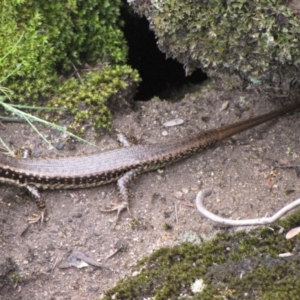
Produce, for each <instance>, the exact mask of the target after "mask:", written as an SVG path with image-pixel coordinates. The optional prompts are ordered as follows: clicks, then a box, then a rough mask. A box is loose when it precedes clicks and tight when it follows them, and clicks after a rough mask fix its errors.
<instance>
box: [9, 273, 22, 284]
mask: <svg viewBox="0 0 300 300" xmlns="http://www.w3.org/2000/svg"><path fill="white" fill-rule="evenodd" d="M10 279H11V281H13V282H18V281H19V280H20V275H19V274H18V273H13V274H12V275H11V277H10Z"/></svg>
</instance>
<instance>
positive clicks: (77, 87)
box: [49, 65, 140, 133]
mask: <svg viewBox="0 0 300 300" xmlns="http://www.w3.org/2000/svg"><path fill="white" fill-rule="evenodd" d="M139 81H140V77H139V74H138V72H137V71H135V70H133V69H132V68H131V67H129V66H127V65H121V66H120V65H115V66H105V67H103V68H100V69H99V70H97V71H96V70H92V71H88V72H87V73H86V74H84V75H83V76H82V77H80V78H74V77H72V78H70V79H68V80H66V81H65V82H64V83H63V84H62V86H61V87H60V88H59V91H58V93H57V96H55V97H54V98H52V100H51V101H50V102H49V105H50V106H51V107H62V108H64V109H66V110H67V111H68V112H70V114H71V115H72V116H73V120H74V121H73V123H72V124H71V126H70V129H71V130H76V132H78V130H79V133H82V132H80V128H82V125H83V124H84V123H89V124H92V125H93V126H94V127H95V128H104V129H108V128H110V125H111V113H110V111H109V109H108V107H107V102H108V101H110V100H113V98H118V99H119V98H122V93H125V94H126V91H127V90H128V89H134V88H135V86H136V85H137V83H138V82H139ZM125 100H126V99H125ZM118 101H120V100H118ZM63 114H65V111H57V113H56V115H58V116H60V115H63Z"/></svg>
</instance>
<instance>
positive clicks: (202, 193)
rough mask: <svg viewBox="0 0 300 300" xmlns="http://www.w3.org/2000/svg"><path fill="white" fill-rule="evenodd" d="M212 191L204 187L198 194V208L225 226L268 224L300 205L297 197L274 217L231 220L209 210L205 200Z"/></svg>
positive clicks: (203, 213)
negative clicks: (205, 205) (204, 202)
mask: <svg viewBox="0 0 300 300" xmlns="http://www.w3.org/2000/svg"><path fill="white" fill-rule="evenodd" d="M211 193H212V189H204V190H202V191H200V192H199V193H198V194H197V197H196V200H195V202H196V206H197V209H198V211H199V212H200V213H201V214H202V215H204V216H205V217H207V218H208V219H210V220H212V221H214V222H217V223H220V224H222V225H225V226H253V225H266V224H270V223H274V222H275V221H276V220H278V219H279V218H281V217H282V216H284V215H285V214H287V213H288V212H289V211H291V210H292V209H294V208H295V207H297V206H299V205H300V199H297V200H295V201H293V202H292V203H290V204H288V205H286V206H284V207H283V208H282V209H280V210H279V211H278V212H277V213H276V214H274V215H273V216H272V217H263V218H259V219H245V220H230V219H225V218H221V217H219V216H217V215H215V214H213V213H212V212H210V211H208V210H207V209H206V208H205V207H204V205H203V200H204V198H205V197H208V196H210V195H211Z"/></svg>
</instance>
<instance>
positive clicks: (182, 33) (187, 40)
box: [132, 0, 300, 92]
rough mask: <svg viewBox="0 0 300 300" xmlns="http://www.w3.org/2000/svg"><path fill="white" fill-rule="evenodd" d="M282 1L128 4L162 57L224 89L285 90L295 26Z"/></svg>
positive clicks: (299, 49) (294, 61) (298, 56)
mask: <svg viewBox="0 0 300 300" xmlns="http://www.w3.org/2000/svg"><path fill="white" fill-rule="evenodd" d="M287 3H288V2H287V1H281V0H272V1H270V0H255V1H250V2H249V1H246V0H239V1H224V0H222V1H219V0H208V1H198V0H188V1H187V0H178V1H174V0H163V1H151V2H149V1H132V6H133V7H134V9H135V11H136V12H138V13H139V14H143V15H145V16H146V17H147V19H148V20H149V21H150V26H151V28H152V29H153V30H154V32H155V35H156V37H157V38H158V45H159V48H160V49H161V51H163V52H165V53H166V54H167V56H169V57H173V58H176V59H177V60H179V61H180V62H181V63H183V64H184V66H185V69H186V71H187V73H190V72H191V71H193V70H194V69H195V68H201V69H203V70H204V71H205V72H207V73H208V74H209V75H210V76H211V77H212V78H214V79H215V81H217V82H218V83H222V84H223V86H225V87H226V89H228V88H237V87H239V88H241V87H244V86H246V85H258V86H260V88H262V87H265V88H273V89H277V92H278V89H279V88H281V89H285V92H288V90H289V88H290V84H291V82H292V81H293V79H295V78H297V74H298V67H299V63H300V40H299V32H300V22H299V19H298V18H297V15H296V14H294V13H293V11H292V10H291V9H289V7H288V5H287Z"/></svg>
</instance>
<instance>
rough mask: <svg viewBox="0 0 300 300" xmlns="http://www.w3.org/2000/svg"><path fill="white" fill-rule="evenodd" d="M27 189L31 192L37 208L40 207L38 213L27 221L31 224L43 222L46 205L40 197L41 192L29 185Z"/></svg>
mask: <svg viewBox="0 0 300 300" xmlns="http://www.w3.org/2000/svg"><path fill="white" fill-rule="evenodd" d="M26 188H27V190H28V191H29V193H30V195H31V196H32V197H33V199H34V201H35V203H36V206H37V207H38V212H37V213H35V214H33V215H32V217H30V218H28V219H27V221H28V223H29V224H34V223H37V222H39V221H41V222H43V221H44V218H45V211H46V203H45V201H44V199H43V198H42V196H41V195H40V193H39V191H38V190H37V189H36V188H35V187H34V186H31V185H28V186H27V187H26Z"/></svg>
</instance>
